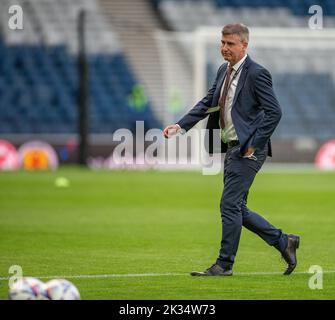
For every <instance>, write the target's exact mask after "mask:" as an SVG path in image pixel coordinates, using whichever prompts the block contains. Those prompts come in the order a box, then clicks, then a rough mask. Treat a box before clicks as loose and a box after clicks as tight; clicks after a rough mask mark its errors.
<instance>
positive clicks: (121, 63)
mask: <svg viewBox="0 0 335 320" xmlns="http://www.w3.org/2000/svg"><path fill="white" fill-rule="evenodd" d="M12 4H19V5H21V6H22V8H23V11H24V28H23V30H19V31H17V32H13V31H12V30H10V29H9V28H8V25H7V23H8V7H9V6H10V5H12ZM80 9H86V10H87V12H88V15H87V17H88V19H87V20H88V21H87V36H86V39H87V53H88V65H89V70H90V76H89V82H90V86H89V87H90V93H89V114H90V123H91V125H90V132H91V133H112V132H114V131H115V130H116V129H118V128H128V129H130V130H134V128H135V121H136V120H144V121H145V128H146V129H148V128H152V127H160V124H159V122H158V120H157V118H156V116H155V115H154V113H153V111H152V105H151V102H150V99H147V98H146V97H145V98H144V99H141V100H140V101H142V105H139V104H138V103H137V104H135V105H134V104H133V103H131V101H132V95H133V92H134V88H136V86H137V85H138V81H137V79H136V77H135V76H134V74H133V72H132V70H131V69H130V67H129V64H128V61H127V59H126V57H125V55H124V52H123V50H122V48H121V45H120V42H119V40H118V37H117V35H116V33H114V32H113V29H112V28H111V26H110V25H107V23H106V22H105V20H104V17H103V15H102V14H101V12H100V11H99V6H98V5H97V3H96V1H94V0H73V1H67V0H59V1H52V0H29V1H28V0H27V1H24V0H20V1H15V3H14V2H13V1H9V0H8V1H7V0H5V1H1V2H0V12H1V15H2V17H1V26H0V28H1V29H0V30H1V37H0V101H1V108H0V109H1V117H0V133H2V134H10V133H75V132H77V126H78V124H77V99H78V68H77V52H78V48H77V43H78V40H77V38H78V36H77V18H78V13H79V11H80ZM6 15H7V18H5V17H6ZM142 94H143V95H145V92H144V91H143V92H142Z"/></svg>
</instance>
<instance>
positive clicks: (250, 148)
mask: <svg viewBox="0 0 335 320" xmlns="http://www.w3.org/2000/svg"><path fill="white" fill-rule="evenodd" d="M255 150H256V149H255V148H254V147H249V148H248V150H247V152H246V153H245V154H244V157H251V156H252V155H253V154H254V153H255Z"/></svg>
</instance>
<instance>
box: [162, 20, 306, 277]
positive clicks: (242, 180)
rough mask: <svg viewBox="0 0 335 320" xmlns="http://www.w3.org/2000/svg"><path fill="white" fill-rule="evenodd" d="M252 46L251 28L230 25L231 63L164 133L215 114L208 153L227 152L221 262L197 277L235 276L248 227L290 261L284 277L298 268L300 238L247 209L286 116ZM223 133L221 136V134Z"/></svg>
mask: <svg viewBox="0 0 335 320" xmlns="http://www.w3.org/2000/svg"><path fill="white" fill-rule="evenodd" d="M248 42H249V30H248V28H247V27H246V26H245V25H243V24H229V25H226V26H225V27H224V28H223V29H222V37H221V54H222V56H223V58H224V59H225V60H226V61H227V63H224V64H222V65H221V67H220V68H219V70H218V72H217V75H216V79H215V81H214V84H213V86H212V87H211V89H210V90H209V91H208V93H207V95H206V96H205V97H204V98H203V99H202V100H201V101H199V102H198V103H197V104H196V105H195V106H194V107H193V108H192V109H191V110H190V111H189V112H188V113H187V114H186V115H185V116H184V117H183V118H182V119H181V120H180V121H178V122H177V123H176V124H173V125H169V126H167V127H166V128H165V129H164V136H165V137H166V138H168V137H169V136H170V135H172V134H174V133H176V132H186V131H188V130H189V129H191V128H192V127H193V126H194V125H195V124H196V123H197V122H198V121H200V120H202V119H204V118H205V117H206V116H208V115H209V118H208V122H207V133H208V138H209V145H208V151H209V153H214V152H225V153H226V155H225V161H224V190H223V193H222V198H221V203H220V210H221V218H222V240H221V248H220V251H219V255H218V258H217V260H216V262H215V263H214V264H213V265H212V266H211V267H210V268H208V269H207V270H205V271H203V272H199V271H193V272H192V273H191V275H193V276H231V275H232V274H233V271H232V269H233V264H234V261H235V256H236V253H237V249H238V244H239V240H240V235H241V229H242V226H244V227H246V228H247V229H249V230H250V231H252V232H254V233H256V234H257V235H259V236H260V237H261V238H262V239H263V240H264V241H265V242H266V243H268V244H269V245H270V246H274V247H275V248H276V249H277V250H278V251H279V252H280V253H281V255H282V257H283V258H284V259H285V261H286V262H287V268H286V270H285V272H284V275H289V274H291V273H292V271H293V270H294V269H295V267H296V265H297V258H296V249H297V248H298V247H299V240H300V239H299V236H297V235H293V234H285V233H284V232H282V231H281V230H280V229H277V228H276V227H274V226H273V225H271V224H270V223H269V222H268V221H266V220H265V219H264V218H263V217H262V216H260V215H259V214H258V213H256V212H253V211H251V210H250V209H249V208H248V207H247V198H248V193H249V189H250V187H251V185H252V182H253V180H254V178H255V176H256V174H257V172H258V171H259V170H260V168H261V167H262V165H263V163H264V161H265V159H266V157H267V156H272V150H271V141H270V137H271V135H272V133H273V132H274V130H275V128H276V126H277V125H278V123H279V121H280V118H281V114H282V112H281V108H280V106H279V103H278V101H277V98H276V96H275V93H274V91H273V88H272V79H271V75H270V73H269V71H268V70H266V69H265V68H264V67H262V66H261V65H259V64H257V63H255V62H254V61H252V60H251V59H250V57H249V56H248V55H247V53H246V51H247V47H248ZM215 129H217V130H215ZM218 132H219V135H218V134H215V133H218ZM207 141H208V140H207ZM218 142H219V143H218ZM215 146H219V150H217V149H218V148H215Z"/></svg>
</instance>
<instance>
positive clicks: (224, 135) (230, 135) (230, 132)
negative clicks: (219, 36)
mask: <svg viewBox="0 0 335 320" xmlns="http://www.w3.org/2000/svg"><path fill="white" fill-rule="evenodd" d="M246 58H247V55H245V56H244V57H243V58H242V59H241V60H240V61H239V62H237V63H235V64H234V66H233V70H232V72H231V75H230V79H229V81H230V80H231V79H232V78H234V80H233V81H232V83H231V84H230V87H229V89H228V93H227V97H226V101H225V111H224V122H225V127H224V129H222V130H221V139H222V141H223V142H225V143H226V142H229V141H232V140H238V137H237V134H236V131H235V128H234V124H233V120H232V118H231V109H232V106H233V100H234V96H235V92H236V88H237V84H238V80H239V79H240V76H241V72H242V69H243V66H242V67H241V68H240V66H241V65H242V63H243V62H244V61H245V59H246ZM239 68H240V70H239ZM237 71H238V74H237V75H236V76H235V77H234V75H235V73H236V72H237ZM226 81H227V79H225V81H224V82H223V84H222V87H221V94H220V96H222V91H223V87H224V83H225V82H226Z"/></svg>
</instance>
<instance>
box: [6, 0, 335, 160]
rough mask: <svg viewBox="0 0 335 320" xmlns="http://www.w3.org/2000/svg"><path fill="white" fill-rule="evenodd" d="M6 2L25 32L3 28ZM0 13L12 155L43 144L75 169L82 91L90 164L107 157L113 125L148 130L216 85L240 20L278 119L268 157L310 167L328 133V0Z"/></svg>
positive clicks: (32, 6) (212, 0)
mask: <svg viewBox="0 0 335 320" xmlns="http://www.w3.org/2000/svg"><path fill="white" fill-rule="evenodd" d="M315 4H317V5H320V6H321V8H322V10H323V21H322V23H323V24H322V26H323V29H322V30H312V29H310V28H309V19H310V18H311V16H312V13H309V9H310V7H311V6H312V5H315ZM13 5H20V6H21V7H22V10H23V19H24V20H23V29H22V30H20V29H17V30H12V29H10V28H9V24H8V21H9V19H10V18H11V16H12V15H13V14H10V13H9V8H10V7H11V6H13ZM81 10H84V11H85V21H84V39H85V41H84V42H85V53H86V56H85V57H86V62H87V70H88V72H87V76H88V81H87V85H86V90H87V92H86V93H85V91H84V94H82V91H80V74H79V69H80V67H79V64H78V59H79V56H80V55H79V52H80V50H79V34H78V24H79V13H80V11H81ZM0 12H1V25H0V28H1V29H0V32H1V38H0V97H1V100H0V101H1V114H0V135H1V138H2V139H5V140H7V141H9V142H11V143H12V144H14V146H15V147H20V146H21V145H22V144H23V143H25V142H27V141H31V140H42V141H44V142H47V143H50V144H51V145H52V146H53V147H54V148H55V150H56V152H57V156H58V158H59V160H60V163H61V164H65V163H72V162H76V161H78V156H79V155H78V143H79V135H78V133H79V119H80V117H79V111H78V110H79V108H78V104H80V103H79V101H80V99H79V97H80V96H81V95H82V96H85V101H84V103H85V102H86V105H87V110H88V117H87V129H88V138H87V139H88V143H89V149H88V150H87V151H86V154H85V155H86V156H87V157H89V158H91V159H94V158H98V159H99V158H100V159H101V157H102V158H103V157H105V158H106V157H108V156H109V155H110V154H111V152H112V150H113V147H114V146H115V141H113V139H112V134H113V132H115V130H117V129H119V128H127V129H129V130H131V131H132V132H134V133H135V125H136V124H135V122H136V121H139V120H143V121H144V123H145V130H148V129H150V128H163V126H165V125H167V124H169V123H171V122H173V121H176V120H177V119H178V118H179V117H180V116H181V115H183V114H184V113H185V112H186V111H187V110H189V109H190V108H191V107H192V105H193V104H194V103H195V102H196V101H197V100H198V99H199V98H201V97H202V96H203V95H204V93H205V92H206V89H207V88H208V86H209V85H210V83H211V82H212V81H213V78H214V75H215V72H216V70H217V67H218V66H219V65H220V64H221V63H222V58H221V56H220V52H219V40H220V30H221V27H222V26H223V25H224V24H227V23H231V22H236V21H240V22H243V23H245V24H246V25H248V26H249V27H250V29H251V42H250V50H249V54H250V55H251V57H252V58H254V59H255V60H256V61H258V62H259V63H261V64H263V65H265V66H266V67H267V68H269V70H270V71H271V72H272V75H273V82H274V87H275V90H276V93H277V96H278V99H279V101H280V103H281V106H282V108H283V111H284V113H283V118H282V121H281V123H280V125H279V127H278V129H277V130H276V132H275V135H274V138H273V140H274V144H275V147H274V149H275V157H274V159H273V160H272V161H273V162H290V163H310V164H312V163H313V162H314V160H315V158H316V155H317V152H318V150H319V149H320V147H321V146H322V145H323V144H324V143H325V142H327V141H328V140H331V139H333V138H334V136H335V125H334V121H335V112H334V111H335V93H334V92H335V91H334V70H335V55H334V43H335V42H334V40H335V32H334V27H335V3H334V2H333V1H331V0H324V1H318V2H317V3H315V1H309V0H292V1H289V0H287V1H278V0H271V1H262V0H257V1H248V0H208V1H206V0H181V1H176V0H155V1H149V0H138V1H130V0H74V1H68V0H57V1H51V0H15V1H14V0H3V1H1V3H0ZM311 12H313V11H311ZM12 13H13V12H12ZM332 150H333V148H332ZM330 154H331V155H329V152H328V158H329V159H330V158H332V157H334V152H333V151H330ZM135 156H136V155H135ZM91 162H92V161H91ZM328 162H329V161H328Z"/></svg>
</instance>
